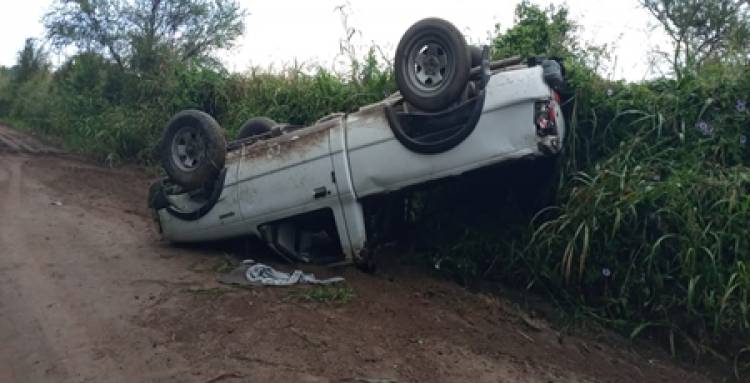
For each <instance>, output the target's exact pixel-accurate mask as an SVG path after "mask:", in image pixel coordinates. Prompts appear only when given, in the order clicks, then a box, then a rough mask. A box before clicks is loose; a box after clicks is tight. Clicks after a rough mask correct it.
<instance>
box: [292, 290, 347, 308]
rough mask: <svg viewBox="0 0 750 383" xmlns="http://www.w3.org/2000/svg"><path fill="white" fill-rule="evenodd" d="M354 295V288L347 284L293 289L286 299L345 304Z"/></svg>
mask: <svg viewBox="0 0 750 383" xmlns="http://www.w3.org/2000/svg"><path fill="white" fill-rule="evenodd" d="M354 297H355V295H354V290H353V289H352V288H351V287H349V286H343V287H337V286H313V287H309V288H303V289H299V290H294V291H292V292H290V293H289V294H288V295H287V296H286V299H287V300H294V301H301V302H315V303H335V304H346V303H349V301H351V300H352V299H354Z"/></svg>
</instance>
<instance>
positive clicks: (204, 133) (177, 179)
mask: <svg viewBox="0 0 750 383" xmlns="http://www.w3.org/2000/svg"><path fill="white" fill-rule="evenodd" d="M226 153H227V144H226V140H225V138H224V132H223V130H222V129H221V126H219V123H218V122H216V120H214V119H213V117H211V116H210V115H208V114H206V113H204V112H201V111H199V110H183V111H182V112H179V113H177V114H176V115H175V116H174V117H172V120H170V121H169V123H168V124H167V127H166V128H165V129H164V136H163V138H162V142H161V147H160V153H159V155H160V156H161V163H162V166H163V167H164V170H165V171H166V172H167V175H168V176H169V178H170V179H171V180H172V181H173V182H174V183H176V184H177V185H180V186H182V187H183V188H184V189H186V190H193V189H197V188H199V187H201V186H203V184H205V183H206V182H209V181H212V180H214V179H215V178H216V177H217V176H218V175H219V172H220V171H221V170H222V169H223V168H224V160H225V157H226Z"/></svg>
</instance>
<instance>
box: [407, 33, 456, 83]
mask: <svg viewBox="0 0 750 383" xmlns="http://www.w3.org/2000/svg"><path fill="white" fill-rule="evenodd" d="M409 52H410V53H409V60H408V62H407V70H408V75H409V80H410V82H411V83H412V84H413V86H414V87H415V88H416V89H417V90H418V91H420V92H422V93H434V92H436V91H438V90H439V89H440V88H441V87H442V86H443V85H445V84H446V83H448V82H449V81H450V77H451V76H452V75H453V67H454V63H453V57H452V52H451V51H450V50H449V49H448V48H447V47H446V44H444V43H442V42H440V41H436V40H420V41H417V42H416V43H415V44H413V45H412V46H411V49H410V50H409Z"/></svg>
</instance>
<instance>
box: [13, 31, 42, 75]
mask: <svg viewBox="0 0 750 383" xmlns="http://www.w3.org/2000/svg"><path fill="white" fill-rule="evenodd" d="M48 69H49V60H48V58H47V52H46V51H45V50H44V48H43V47H42V46H41V45H40V44H38V43H37V41H36V40H35V39H33V38H28V39H26V42H25V43H24V46H23V49H21V50H20V51H19V52H18V59H17V62H16V65H15V66H13V68H11V71H12V78H13V82H14V83H16V84H20V83H24V82H26V81H28V80H30V79H31V78H33V77H34V76H36V75H37V74H39V73H46V72H47V70H48Z"/></svg>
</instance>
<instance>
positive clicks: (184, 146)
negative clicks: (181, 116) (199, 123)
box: [171, 126, 206, 171]
mask: <svg viewBox="0 0 750 383" xmlns="http://www.w3.org/2000/svg"><path fill="white" fill-rule="evenodd" d="M171 152H172V162H174V164H175V165H177V167H178V168H180V170H183V171H192V170H195V169H196V168H197V167H198V166H199V165H200V164H201V163H202V162H203V160H204V159H205V158H206V143H205V140H204V137H203V134H202V133H201V132H200V130H198V129H196V128H194V127H190V126H185V127H182V128H180V130H178V131H177V133H176V134H175V135H174V138H173V139H172V150H171Z"/></svg>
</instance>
